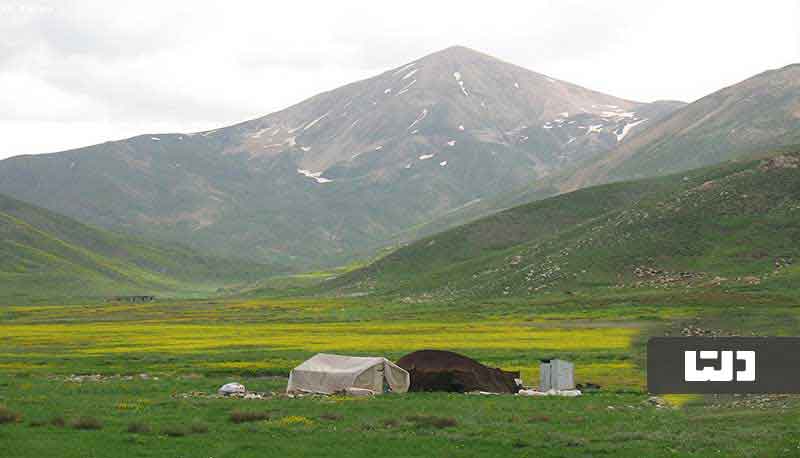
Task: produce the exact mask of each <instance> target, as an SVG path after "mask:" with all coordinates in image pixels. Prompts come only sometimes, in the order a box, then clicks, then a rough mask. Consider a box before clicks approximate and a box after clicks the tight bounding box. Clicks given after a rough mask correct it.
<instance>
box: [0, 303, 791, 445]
mask: <svg viewBox="0 0 800 458" xmlns="http://www.w3.org/2000/svg"><path fill="white" fill-rule="evenodd" d="M798 299H799V298H798V295H797V293H795V292H793V291H792V290H791V289H781V290H778V291H775V290H763V291H750V292H742V291H737V292H726V291H724V290H721V289H707V290H697V291H684V290H671V289H662V290H642V289H637V290H634V289H629V290H615V289H606V290H597V291H593V292H591V293H590V292H584V293H580V292H579V293H571V294H566V293H564V294H560V293H547V294H542V295H541V297H539V298H537V299H519V298H517V299H513V298H509V299H501V300H487V301H472V302H459V301H451V302H444V303H441V302H438V303H437V302H430V303H426V302H415V303H411V304H410V303H408V302H405V301H403V300H400V299H398V300H390V299H387V300H378V299H375V298H349V299H345V298H279V297H276V298H253V297H246V298H216V299H205V300H200V299H196V300H188V299H182V300H177V299H176V300H160V301H157V302H153V303H145V304H115V303H103V302H93V303H92V302H87V303H72V304H57V303H54V304H49V305H30V304H28V305H13V304H10V305H6V306H4V307H2V308H0V335H2V340H0V405H3V408H2V409H0V455H2V456H14V457H26V456H51V455H52V454H53V453H54V452H55V451H56V450H57V451H58V455H59V456H63V457H86V456H209V457H212V456H213V457H248V456H322V455H325V456H364V455H365V454H367V453H382V454H384V455H389V456H445V455H447V456H487V455H499V454H501V453H503V454H512V455H514V456H598V455H605V454H607V455H613V456H642V455H643V454H644V455H645V456H709V455H710V454H714V455H715V456H797V455H796V454H797V453H798V447H800V435H798V433H797V427H798V422H797V418H798V416H797V414H798V413H800V403H798V402H797V400H796V399H795V398H794V397H786V396H775V397H752V396H751V397H728V398H722V397H691V396H682V397H679V396H672V397H670V396H667V397H665V398H664V399H663V401H662V402H663V406H657V405H655V404H654V403H652V402H650V401H648V398H649V396H648V395H647V393H646V392H645V388H644V387H645V374H644V372H643V362H644V361H643V351H642V346H643V344H644V342H645V341H646V339H647V337H648V336H651V335H664V334H673V335H674V334H677V333H679V332H680V331H681V329H683V328H685V327H686V326H701V327H705V328H709V329H716V330H721V331H723V332H725V333H732V334H745V335H750V334H756V335H791V334H793V333H794V334H796V333H797V330H798V327H800V326H798V321H797V320H798V313H800V310H798V308H797V305H798V304H800V301H798ZM422 348H440V349H449V350H453V351H458V352H461V353H464V354H467V355H469V356H471V357H474V358H476V359H478V360H480V361H482V362H484V363H486V364H489V365H493V366H497V367H501V368H504V369H508V370H520V371H522V376H523V379H524V381H525V382H526V384H533V385H535V384H536V380H537V377H538V360H539V359H540V358H544V357H553V356H557V357H562V358H566V359H569V360H572V361H574V362H575V363H576V381H577V382H578V383H586V382H591V383H596V384H599V385H601V386H602V388H601V389H600V390H599V391H598V392H591V393H587V394H585V395H584V396H582V397H580V398H525V397H515V396H480V395H457V394H406V395H386V396H380V397H375V398H371V399H363V398H347V397H338V396H335V397H308V398H302V399H290V398H286V397H284V396H281V395H280V393H282V391H283V389H284V388H285V384H286V375H287V374H288V372H289V370H290V369H291V368H292V367H293V366H295V365H296V364H298V363H299V362H301V361H302V360H304V359H305V358H307V357H309V356H311V355H313V354H314V353H317V352H338V353H345V354H352V355H376V354H378V355H385V356H387V357H389V358H392V359H396V358H398V357H400V356H402V355H403V354H405V353H407V352H410V351H414V350H418V349H422ZM93 374H99V375H101V377H99V378H98V379H92V378H89V379H83V380H81V381H78V379H77V378H74V377H72V376H74V375H84V376H85V375H93ZM141 374H145V375H141ZM228 381H240V382H242V383H244V384H245V385H246V386H247V387H248V389H249V390H252V391H259V392H274V393H276V395H274V396H269V397H267V399H254V400H243V399H218V398H214V397H209V396H208V395H207V394H209V393H214V392H215V390H216V388H218V387H219V386H220V385H222V384H223V383H226V382H228ZM203 393H205V394H203Z"/></svg>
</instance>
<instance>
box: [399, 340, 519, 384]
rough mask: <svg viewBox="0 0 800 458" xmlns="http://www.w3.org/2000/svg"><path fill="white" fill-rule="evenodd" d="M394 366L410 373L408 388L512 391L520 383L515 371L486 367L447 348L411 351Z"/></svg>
mask: <svg viewBox="0 0 800 458" xmlns="http://www.w3.org/2000/svg"><path fill="white" fill-rule="evenodd" d="M397 365H398V366H400V367H402V368H403V369H405V370H407V371H408V373H409V374H410V375H411V387H410V388H409V391H448V392H456V393H466V392H470V391H486V392H490V393H516V392H517V391H519V389H520V388H521V385H522V382H521V380H520V378H519V372H507V371H503V370H500V369H497V368H494V367H487V366H484V365H483V364H481V363H479V362H477V361H475V360H474V359H471V358H468V357H466V356H464V355H459V354H458V353H453V352H451V351H442V350H420V351H415V352H414V353H409V354H408V355H406V356H403V357H402V358H400V359H399V360H397Z"/></svg>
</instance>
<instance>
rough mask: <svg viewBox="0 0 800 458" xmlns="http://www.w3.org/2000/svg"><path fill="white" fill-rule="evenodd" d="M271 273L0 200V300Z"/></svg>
mask: <svg viewBox="0 0 800 458" xmlns="http://www.w3.org/2000/svg"><path fill="white" fill-rule="evenodd" d="M269 272H270V269H269V268H268V267H266V266H261V265H255V264H247V263H242V262H239V261H230V260H223V259H218V258H213V257H207V256H202V255H199V254H198V253H196V252H194V251H192V250H190V249H188V248H184V247H182V246H180V245H174V244H172V245H166V244H154V243H151V242H148V241H144V240H139V239H135V238H131V237H127V236H122V235H119V234H116V233H112V232H108V231H104V230H100V229H96V228H93V227H90V226H87V225H84V224H81V223H79V222H77V221H75V220H72V219H70V218H67V217H64V216H61V215H58V214H55V213H52V212H50V211H47V210H44V209H41V208H38V207H35V206H32V205H28V204H26V203H23V202H20V201H18V200H15V199H11V198H9V197H5V196H2V195H0V285H2V287H0V300H2V298H6V299H9V300H11V299H23V298H31V297H63V296H80V297H94V296H106V295H113V294H130V293H142V294H145V293H153V292H165V291H171V292H176V291H184V290H187V289H197V288H213V287H218V286H220V285H223V284H225V283H229V282H234V281H241V280H246V279H255V278H259V277H260V276H264V275H266V274H267V273H269Z"/></svg>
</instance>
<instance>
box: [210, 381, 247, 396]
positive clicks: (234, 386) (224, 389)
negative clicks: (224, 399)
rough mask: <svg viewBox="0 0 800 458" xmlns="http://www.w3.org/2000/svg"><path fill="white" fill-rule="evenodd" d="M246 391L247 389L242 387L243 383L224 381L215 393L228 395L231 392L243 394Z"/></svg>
mask: <svg viewBox="0 0 800 458" xmlns="http://www.w3.org/2000/svg"><path fill="white" fill-rule="evenodd" d="M246 392H247V390H246V389H245V388H244V385H242V384H241V383H236V382H233V383H226V384H224V385H222V386H221V387H219V390H217V393H219V394H221V395H223V396H230V395H232V394H244V393H246Z"/></svg>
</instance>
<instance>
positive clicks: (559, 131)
mask: <svg viewBox="0 0 800 458" xmlns="http://www.w3.org/2000/svg"><path fill="white" fill-rule="evenodd" d="M679 106H680V104H679V103H672V102H665V103H653V104H643V103H638V102H633V101H629V100H624V99H620V98H616V97H613V96H610V95H606V94H602V93H599V92H596V91H592V90H589V89H585V88H582V87H580V86H576V85H574V84H570V83H567V82H565V81H561V80H558V79H556V78H553V77H550V76H546V75H542V74H539V73H535V72H532V71H529V70H526V69H524V68H521V67H518V66H515V65H512V64H509V63H506V62H503V61H501V60H498V59H495V58H493V57H491V56H488V55H485V54H482V53H479V52H476V51H473V50H470V49H467V48H464V47H452V48H448V49H445V50H443V51H440V52H437V53H434V54H431V55H428V56H425V57H423V58H421V59H418V60H416V61H413V62H408V63H404V64H402V65H399V66H398V67H396V68H393V69H390V70H387V71H385V72H384V73H382V74H380V75H377V76H375V77H373V78H369V79H366V80H363V81H358V82H355V83H352V84H349V85H346V86H343V87H341V88H338V89H335V90H332V91H329V92H325V93H322V94H319V95H317V96H314V97H312V98H310V99H308V100H305V101H303V102H301V103H299V104H297V105H294V106H292V107H289V108H287V109H285V110H282V111H279V112H276V113H272V114H270V115H267V116H264V117H262V118H258V119H254V120H250V121H246V122H243V123H240V124H237V125H233V126H230V127H224V128H220V129H216V130H211V131H207V132H199V133H193V134H191V133H172V134H148V135H142V136H139V137H134V138H130V139H127V140H121V141H115V142H107V143H103V144H100V145H95V146H90V147H86V148H81V149H77V150H71V151H65V152H60V153H55V154H49V155H40V156H20V157H15V158H10V159H7V160H5V161H1V162H0V192H3V193H7V194H9V195H11V196H15V197H17V198H19V199H21V200H25V201H28V202H31V203H34V204H37V205H40V206H43V207H45V208H48V209H50V210H54V211H58V212H61V213H64V214H67V215H69V216H72V217H76V218H79V219H80V220H82V221H85V222H90V223H94V224H99V225H102V226H105V227H110V228H115V229H124V230H127V231H131V232H135V233H144V234H148V235H151V236H155V237H158V238H162V239H168V240H169V239H173V240H181V241H184V242H188V243H190V244H192V245H194V246H195V247H199V248H203V249H206V250H211V251H214V252H217V253H222V254H226V255H231V254H233V255H237V256H244V257H248V258H251V259H256V260H270V261H273V262H292V263H295V264H297V265H303V266H309V265H323V264H331V263H338V262H342V261H345V260H347V259H351V258H353V257H354V256H364V255H368V254H370V253H373V252H374V251H375V250H376V249H378V248H380V247H382V246H384V245H385V244H386V243H387V241H388V240H391V239H392V237H393V236H394V235H395V234H397V233H398V232H402V231H405V230H407V229H409V228H411V227H414V226H416V225H419V224H423V223H426V222H429V221H431V220H434V219H436V218H438V217H440V216H442V215H445V214H448V213H449V212H452V211H453V210H455V209H459V208H463V207H465V206H469V205H472V204H474V203H475V202H479V201H481V200H482V199H486V198H490V197H492V196H495V195H497V194H499V193H504V192H508V191H511V190H513V189H515V188H517V187H520V186H522V185H527V184H530V183H531V182H535V181H536V180H539V179H542V178H544V177H547V176H550V175H552V174H553V173H556V172H558V171H561V170H564V168H565V167H568V166H570V165H574V164H576V163H578V162H580V161H585V160H588V159H590V158H593V157H598V155H602V154H603V153H605V152H607V151H609V150H611V149H613V148H616V147H617V146H618V145H620V144H624V143H625V142H628V141H629V140H630V139H631V138H635V137H636V135H637V133H638V132H639V131H640V130H641V129H643V128H644V127H645V126H647V125H649V124H652V123H655V122H657V121H658V120H659V119H661V118H663V117H664V116H665V115H667V114H668V113H670V112H672V111H673V110H674V109H676V108H678V107H679Z"/></svg>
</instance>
